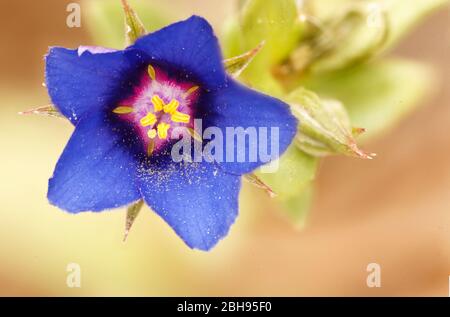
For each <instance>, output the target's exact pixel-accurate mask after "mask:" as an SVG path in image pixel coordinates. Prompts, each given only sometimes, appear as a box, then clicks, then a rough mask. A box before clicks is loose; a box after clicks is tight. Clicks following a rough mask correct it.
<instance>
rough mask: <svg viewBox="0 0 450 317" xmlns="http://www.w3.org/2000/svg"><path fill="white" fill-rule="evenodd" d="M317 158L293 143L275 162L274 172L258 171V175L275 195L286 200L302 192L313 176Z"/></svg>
mask: <svg viewBox="0 0 450 317" xmlns="http://www.w3.org/2000/svg"><path fill="white" fill-rule="evenodd" d="M317 162H318V160H317V159H316V158H314V157H312V156H310V155H308V154H306V153H304V152H302V151H300V150H299V149H298V148H297V146H296V145H295V144H292V145H291V146H290V147H289V149H288V150H287V151H286V152H285V153H284V154H283V155H282V156H281V158H280V159H279V160H278V162H277V163H276V164H277V166H278V169H277V170H276V171H275V172H271V173H263V172H262V170H261V171H258V173H257V175H258V177H259V178H260V179H261V180H262V181H263V182H264V183H265V184H267V186H269V187H270V188H271V189H272V190H273V192H274V193H275V194H276V195H277V196H276V197H277V198H279V199H281V200H286V199H289V198H291V197H294V196H296V195H298V194H299V193H300V192H302V191H303V190H304V189H305V188H306V187H307V186H308V185H309V184H310V183H311V182H312V181H313V180H314V178H315V175H316V169H317Z"/></svg>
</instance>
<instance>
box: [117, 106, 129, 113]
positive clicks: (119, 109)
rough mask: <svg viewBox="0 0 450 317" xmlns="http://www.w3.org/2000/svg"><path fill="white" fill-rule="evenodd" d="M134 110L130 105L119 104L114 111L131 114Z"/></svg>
mask: <svg viewBox="0 0 450 317" xmlns="http://www.w3.org/2000/svg"><path fill="white" fill-rule="evenodd" d="M133 111H134V109H133V107H129V106H119V107H117V108H115V109H114V110H113V112H114V113H117V114H129V113H132V112H133Z"/></svg>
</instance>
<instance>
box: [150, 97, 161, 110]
mask: <svg viewBox="0 0 450 317" xmlns="http://www.w3.org/2000/svg"><path fill="white" fill-rule="evenodd" d="M152 104H153V108H154V110H155V112H158V111H161V110H163V108H164V101H163V100H162V99H161V98H160V97H159V96H158V95H154V96H153V97H152Z"/></svg>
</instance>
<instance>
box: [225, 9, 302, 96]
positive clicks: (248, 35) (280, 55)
mask: <svg viewBox="0 0 450 317" xmlns="http://www.w3.org/2000/svg"><path fill="white" fill-rule="evenodd" d="M302 29H303V24H302V22H301V21H300V20H299V19H298V8H297V5H296V1H295V0H248V1H246V2H245V3H244V4H243V5H242V7H241V10H240V15H239V17H238V18H237V19H233V20H230V21H228V23H227V25H226V31H225V36H224V51H225V56H227V57H231V56H237V55H240V54H242V53H243V52H247V51H249V50H251V49H253V48H254V47H256V46H257V45H259V44H260V43H261V42H263V41H264V42H265V45H264V48H263V49H262V50H261V52H260V53H259V54H258V55H257V56H256V57H255V59H254V61H253V62H252V63H251V64H250V65H249V67H247V69H246V70H245V71H244V72H243V74H242V80H243V81H244V82H247V83H249V84H251V85H252V86H253V87H256V88H258V89H260V90H263V91H265V92H268V93H271V94H273V95H281V94H282V89H281V87H280V85H279V84H278V83H277V82H276V81H275V79H274V78H273V75H272V66H274V65H276V64H277V63H279V62H281V61H282V60H283V59H285V58H286V57H287V56H288V55H289V53H290V52H291V51H292V49H293V48H294V47H295V46H296V45H297V43H298V41H299V40H300V37H301V34H302Z"/></svg>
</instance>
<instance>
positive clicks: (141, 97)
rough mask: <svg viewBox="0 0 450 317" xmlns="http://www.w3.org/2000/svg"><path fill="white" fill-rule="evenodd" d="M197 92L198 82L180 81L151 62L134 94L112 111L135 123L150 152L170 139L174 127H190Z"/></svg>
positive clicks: (148, 152)
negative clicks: (196, 83)
mask: <svg viewBox="0 0 450 317" xmlns="http://www.w3.org/2000/svg"><path fill="white" fill-rule="evenodd" d="M198 94H199V86H197V85H195V84H194V83H190V82H183V81H179V80H177V79H176V78H175V79H174V77H173V76H172V77H170V76H169V75H168V73H167V72H165V71H164V70H162V69H160V68H156V67H153V66H152V65H149V66H148V68H147V72H146V73H145V74H144V75H143V76H142V78H141V80H140V82H139V84H138V85H137V86H135V87H134V93H133V94H132V96H131V97H129V98H128V99H126V100H123V101H121V102H120V103H119V106H118V107H116V108H114V109H113V113H115V114H117V115H119V117H120V118H121V119H124V120H126V121H128V122H131V123H132V124H133V125H134V126H135V128H136V129H137V131H139V134H140V136H141V139H142V140H143V142H144V145H145V147H146V151H147V155H149V156H150V155H151V154H152V153H153V152H154V151H155V150H158V149H159V148H161V147H162V146H163V145H164V144H166V143H167V141H168V139H169V137H170V131H171V129H174V128H180V127H183V128H186V129H188V131H189V132H190V131H191V128H192V126H193V115H194V105H195V103H196V101H197V99H198Z"/></svg>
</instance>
